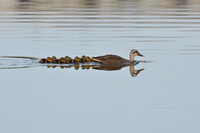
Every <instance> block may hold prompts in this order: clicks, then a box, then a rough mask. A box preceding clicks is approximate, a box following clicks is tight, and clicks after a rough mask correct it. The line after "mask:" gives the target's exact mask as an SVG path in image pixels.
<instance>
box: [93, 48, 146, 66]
mask: <svg viewBox="0 0 200 133" xmlns="http://www.w3.org/2000/svg"><path fill="white" fill-rule="evenodd" d="M135 56H141V57H144V56H143V55H142V54H140V53H139V52H138V51H137V50H136V49H133V50H131V52H130V59H129V60H127V59H124V58H122V57H120V56H118V55H104V56H98V57H93V61H94V62H99V63H101V64H104V65H121V64H130V63H133V62H134V57H135Z"/></svg>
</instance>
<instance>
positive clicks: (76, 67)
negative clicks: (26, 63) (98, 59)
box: [47, 64, 93, 70]
mask: <svg viewBox="0 0 200 133" xmlns="http://www.w3.org/2000/svg"><path fill="white" fill-rule="evenodd" d="M56 67H60V68H61V69H63V68H71V67H72V66H55V65H47V68H56ZM73 67H74V69H75V70H78V69H79V68H80V65H79V64H76V65H74V66H73ZM90 67H93V66H91V65H81V68H82V69H83V70H85V69H86V70H87V69H90Z"/></svg>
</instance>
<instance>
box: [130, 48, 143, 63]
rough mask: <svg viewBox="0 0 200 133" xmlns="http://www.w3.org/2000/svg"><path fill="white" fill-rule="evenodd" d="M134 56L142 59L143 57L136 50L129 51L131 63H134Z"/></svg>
mask: <svg viewBox="0 0 200 133" xmlns="http://www.w3.org/2000/svg"><path fill="white" fill-rule="evenodd" d="M135 56H141V57H144V55H142V54H140V53H139V52H138V51H137V50H136V49H133V50H131V52H130V61H131V62H133V61H134V57H135Z"/></svg>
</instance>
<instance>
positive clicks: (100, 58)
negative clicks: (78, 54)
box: [93, 55, 125, 63]
mask: <svg viewBox="0 0 200 133" xmlns="http://www.w3.org/2000/svg"><path fill="white" fill-rule="evenodd" d="M93 60H94V61H97V62H100V63H103V62H105V61H121V60H125V59H124V58H122V57H120V56H118V55H104V56H98V57H93Z"/></svg>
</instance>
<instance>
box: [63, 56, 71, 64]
mask: <svg viewBox="0 0 200 133" xmlns="http://www.w3.org/2000/svg"><path fill="white" fill-rule="evenodd" d="M71 60H72V58H70V57H69V56H65V62H66V63H67V64H69V63H70V61H71Z"/></svg>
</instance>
